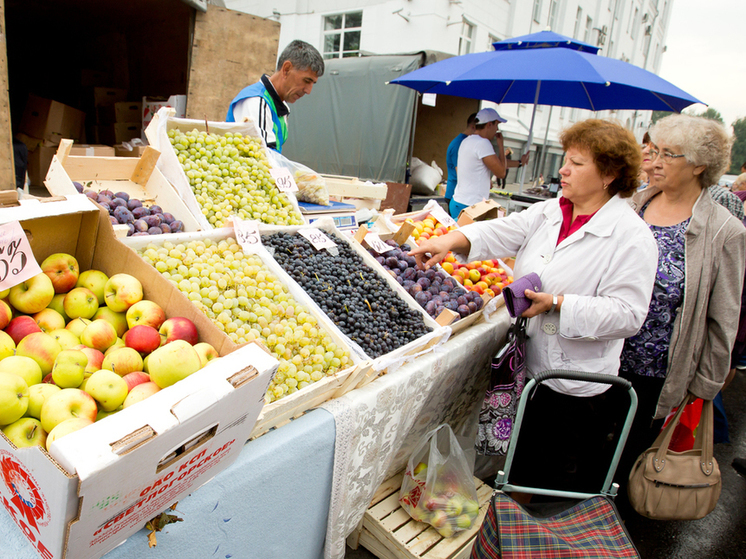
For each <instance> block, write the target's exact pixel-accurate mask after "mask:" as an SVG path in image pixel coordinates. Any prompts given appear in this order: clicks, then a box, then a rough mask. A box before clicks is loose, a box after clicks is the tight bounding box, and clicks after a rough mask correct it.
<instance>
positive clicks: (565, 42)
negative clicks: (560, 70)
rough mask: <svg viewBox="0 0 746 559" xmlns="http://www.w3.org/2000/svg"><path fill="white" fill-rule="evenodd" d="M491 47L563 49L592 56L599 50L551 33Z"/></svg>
mask: <svg viewBox="0 0 746 559" xmlns="http://www.w3.org/2000/svg"><path fill="white" fill-rule="evenodd" d="M492 46H493V47H495V50H513V49H539V48H549V47H564V48H566V49H573V50H582V51H585V52H590V53H593V54H596V53H597V52H598V50H599V47H594V46H593V45H589V44H588V43H583V42H582V41H576V40H575V39H571V38H570V37H566V36H564V35H560V34H559V33H555V32H553V31H541V32H539V33H531V34H530V35H521V36H520V37H512V38H511V39H505V40H504V41H499V42H497V43H492Z"/></svg>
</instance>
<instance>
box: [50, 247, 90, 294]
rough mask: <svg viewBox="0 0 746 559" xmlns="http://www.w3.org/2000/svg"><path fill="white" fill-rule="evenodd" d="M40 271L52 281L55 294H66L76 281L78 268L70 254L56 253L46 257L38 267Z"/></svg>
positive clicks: (78, 273) (78, 272)
mask: <svg viewBox="0 0 746 559" xmlns="http://www.w3.org/2000/svg"><path fill="white" fill-rule="evenodd" d="M40 267H41V271H42V272H44V273H45V274H46V275H47V276H49V279H50V280H52V285H53V286H54V292H55V293H67V292H68V291H70V290H71V289H72V288H73V287H75V283H76V282H77V281H78V276H79V275H80V268H79V267H78V261H77V260H76V259H75V257H74V256H72V255H71V254H66V253H64V252H58V253H56V254H52V255H50V256H47V257H46V258H45V259H44V261H43V262H42V263H41V265H40Z"/></svg>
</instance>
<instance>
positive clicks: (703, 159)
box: [650, 114, 733, 188]
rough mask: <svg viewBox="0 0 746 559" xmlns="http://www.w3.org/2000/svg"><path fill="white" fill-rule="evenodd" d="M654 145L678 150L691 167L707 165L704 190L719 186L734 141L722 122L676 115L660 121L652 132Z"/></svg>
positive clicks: (700, 181)
mask: <svg viewBox="0 0 746 559" xmlns="http://www.w3.org/2000/svg"><path fill="white" fill-rule="evenodd" d="M650 137H651V139H652V140H653V143H655V144H658V143H659V142H665V143H666V144H669V145H672V146H676V147H678V148H679V149H680V150H681V152H682V153H683V154H684V156H685V157H686V160H687V161H688V162H689V163H691V164H692V165H695V166H699V165H704V166H705V170H704V171H703V172H702V173H701V174H700V175H699V183H700V186H701V187H702V188H708V187H709V186H712V185H713V184H717V183H718V181H719V180H720V177H721V176H722V175H723V173H725V171H726V170H727V169H728V167H730V148H731V145H732V144H733V139H732V138H731V136H730V134H728V132H727V131H726V129H725V126H723V125H722V124H721V123H720V122H718V121H716V120H713V119H711V118H704V117H700V116H691V115H683V114H673V115H670V116H667V117H665V118H662V119H660V120H659V121H658V122H656V123H655V124H654V125H653V127H652V128H651V129H650Z"/></svg>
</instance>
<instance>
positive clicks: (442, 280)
mask: <svg viewBox="0 0 746 559" xmlns="http://www.w3.org/2000/svg"><path fill="white" fill-rule="evenodd" d="M386 244H387V245H388V246H390V247H392V250H390V251H387V252H384V253H382V254H379V253H377V252H376V251H375V250H373V249H372V248H369V249H368V252H369V253H370V254H371V256H373V257H374V258H375V259H376V260H377V261H378V263H379V264H381V265H382V266H383V267H384V268H385V269H386V271H388V272H389V273H390V274H391V275H392V276H394V277H395V278H396V281H398V282H399V283H400V284H401V285H402V287H404V289H406V290H407V291H408V292H409V294H410V295H411V296H412V297H413V298H414V300H415V301H417V303H418V304H419V305H420V306H421V307H422V308H423V309H425V312H426V313H427V314H429V315H430V316H431V317H433V318H436V317H438V315H440V313H442V312H443V310H444V309H449V310H451V311H454V312H457V313H458V314H459V316H458V318H457V320H458V319H459V318H464V317H467V316H469V315H470V314H472V313H475V312H477V311H478V310H479V309H481V308H482V304H483V302H484V301H483V299H482V298H481V297H480V296H479V295H478V294H477V293H476V292H473V291H467V290H466V289H464V288H463V287H462V286H461V285H460V284H459V282H457V281H456V280H455V279H453V278H452V277H450V276H449V275H448V274H446V273H445V272H443V271H441V270H437V269H435V268H430V269H429V270H422V269H419V268H417V262H416V260H415V259H414V257H413V256H409V255H408V254H407V253H408V252H409V251H410V250H411V248H410V246H409V245H406V244H405V245H402V246H401V247H399V246H398V245H397V244H396V243H395V242H394V241H392V240H388V241H386Z"/></svg>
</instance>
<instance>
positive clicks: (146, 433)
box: [0, 195, 278, 559]
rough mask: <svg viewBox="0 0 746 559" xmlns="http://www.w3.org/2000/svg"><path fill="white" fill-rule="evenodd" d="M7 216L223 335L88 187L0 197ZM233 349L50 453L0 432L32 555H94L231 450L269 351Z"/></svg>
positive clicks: (9, 487)
mask: <svg viewBox="0 0 746 559" xmlns="http://www.w3.org/2000/svg"><path fill="white" fill-rule="evenodd" d="M10 221H20V223H21V225H22V226H23V228H24V230H26V231H27V232H28V236H29V241H30V243H31V247H32V250H33V253H34V257H35V258H36V259H37V260H39V261H41V260H42V259H43V258H45V257H46V256H48V255H49V254H52V253H54V252H69V253H71V254H74V255H75V256H76V258H77V259H78V262H79V263H80V265H81V269H88V268H96V269H100V270H102V271H104V272H105V273H106V274H107V275H112V274H114V273H117V272H123V271H126V272H127V273H130V274H132V275H134V276H136V277H138V278H139V279H140V280H141V281H142V283H143V286H144V288H145V296H146V298H148V299H150V300H153V301H155V302H156V303H158V304H160V305H161V306H162V307H163V308H164V310H165V311H166V315H167V316H187V317H188V318H190V319H191V318H194V319H195V324H196V325H197V328H198V330H199V333H200V339H201V340H204V341H207V342H208V343H212V342H211V341H210V340H213V341H215V342H219V338H220V337H222V338H223V339H225V336H224V334H223V333H222V332H220V331H219V330H218V329H217V328H215V327H214V326H213V325H212V324H211V323H210V322H209V320H208V319H207V318H206V317H204V315H202V313H200V312H199V311H198V310H197V309H196V307H194V306H193V305H192V304H191V303H190V302H189V301H188V300H187V299H186V298H184V297H183V296H182V295H181V294H180V293H179V292H178V290H176V288H175V287H174V286H172V285H171V284H170V283H169V282H168V281H167V280H165V279H164V278H163V277H162V276H161V275H160V274H159V273H158V272H157V271H155V269H153V268H151V267H150V266H148V265H147V264H145V262H143V261H142V260H141V259H140V258H139V257H138V256H137V255H136V254H135V253H134V252H133V251H132V250H130V249H129V248H127V247H126V246H124V245H123V244H121V243H119V242H118V241H116V240H115V239H114V236H113V232H112V229H111V226H110V224H109V221H108V216H106V215H105V212H100V211H99V210H98V209H97V207H96V206H95V205H94V204H93V203H92V202H91V201H90V200H88V199H87V198H86V197H84V196H82V195H75V196H71V197H68V198H67V199H64V200H57V201H51V202H40V201H38V200H28V201H26V203H25V204H24V203H22V205H21V206H20V207H15V208H0V223H7V222H10ZM60 231H64V232H65V233H66V234H65V235H60V234H59V232H60ZM182 312H184V313H187V314H182ZM202 317H204V320H203V319H202ZM213 345H214V344H213ZM217 347H218V346H216V349H217ZM231 349H235V346H232V347H230V346H228V345H225V344H224V345H222V346H221V347H220V349H219V350H218V351H220V353H221V355H224V357H223V358H221V359H217V360H214V361H211V362H210V363H209V364H208V365H207V366H206V367H205V368H203V369H202V370H200V371H198V372H196V373H194V374H193V375H191V376H189V377H188V378H186V379H184V380H182V381H181V382H179V383H177V384H175V385H174V386H172V387H169V388H167V389H164V390H162V391H160V392H158V393H157V394H155V395H153V396H151V397H150V398H149V399H147V400H145V401H143V402H140V403H138V404H137V405H135V406H133V407H131V408H127V409H126V410H123V411H121V412H119V413H117V414H115V415H113V416H109V417H107V418H105V419H103V420H101V421H100V422H97V423H95V424H93V425H90V426H88V427H86V428H84V429H82V430H80V431H78V432H77V433H75V434H71V435H68V436H67V437H64V438H62V439H59V440H58V441H57V442H55V443H54V445H53V447H52V449H51V450H52V454H51V455H50V454H49V453H47V452H46V451H45V450H42V449H40V448H39V447H34V448H23V449H17V448H15V447H14V446H13V445H12V444H11V443H10V442H9V441H8V439H7V438H5V437H4V436H3V435H0V479H1V482H0V503H1V504H2V508H5V509H6V510H7V511H8V513H9V514H10V515H11V517H12V518H13V520H14V521H15V523H16V524H17V525H18V527H19V529H21V530H22V531H23V533H24V534H25V535H26V537H27V538H28V539H29V540H30V541H31V543H32V544H33V546H34V547H35V548H36V549H37V550H38V551H39V554H40V556H41V557H45V558H54V559H62V558H68V559H91V558H97V557H100V556H102V555H103V554H104V553H106V552H108V551H110V550H111V549H113V548H114V547H115V546H116V545H118V544H119V543H121V542H122V541H123V540H124V539H126V538H127V537H128V536H129V535H131V534H133V533H134V532H136V531H138V530H139V529H140V528H141V527H142V526H143V524H144V523H145V522H146V521H147V520H148V519H150V518H152V517H153V516H154V515H156V514H158V513H159V512H161V511H162V510H165V509H166V508H168V506H169V505H171V504H173V503H174V502H175V501H177V500H179V499H181V498H182V497H183V496H185V495H186V494H189V493H191V492H193V491H194V490H195V489H196V488H198V487H199V486H200V485H202V484H204V483H205V482H207V481H208V480H210V479H211V478H212V477H213V476H214V475H215V474H217V473H219V472H220V471H222V470H223V469H225V468H226V467H228V466H229V465H230V464H231V463H232V462H233V461H234V460H235V458H236V457H237V456H238V454H239V453H240V451H241V449H242V448H243V444H244V442H245V441H246V440H247V439H248V437H249V435H250V432H251V430H252V428H253V426H254V423H255V421H256V418H257V416H258V414H259V412H260V410H261V408H262V406H263V404H264V392H265V391H266V388H267V386H268V385H269V382H270V379H271V377H272V375H274V372H275V371H276V368H277V365H278V362H277V361H276V360H275V359H274V358H272V357H271V356H269V355H268V354H267V353H266V352H265V351H264V349H263V348H261V347H260V346H258V345H257V344H249V345H247V346H244V347H242V348H240V349H238V350H236V351H235V352H234V353H232V354H230V355H226V353H227V351H228V350H231Z"/></svg>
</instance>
